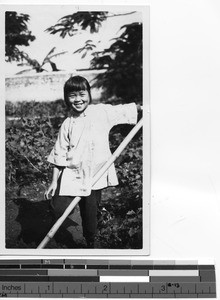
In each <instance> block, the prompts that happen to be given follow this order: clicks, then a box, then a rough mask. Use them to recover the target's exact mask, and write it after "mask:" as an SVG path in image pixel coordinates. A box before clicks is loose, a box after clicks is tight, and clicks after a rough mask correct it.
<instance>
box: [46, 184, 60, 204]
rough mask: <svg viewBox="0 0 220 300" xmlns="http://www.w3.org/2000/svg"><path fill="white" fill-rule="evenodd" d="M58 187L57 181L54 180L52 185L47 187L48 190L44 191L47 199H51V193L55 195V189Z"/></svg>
mask: <svg viewBox="0 0 220 300" xmlns="http://www.w3.org/2000/svg"><path fill="white" fill-rule="evenodd" d="M56 188H57V182H55V181H54V182H52V183H51V185H50V186H49V188H48V189H47V191H46V192H45V193H44V198H45V199H46V200H48V199H49V195H51V196H52V197H53V196H54V194H55V191H56Z"/></svg>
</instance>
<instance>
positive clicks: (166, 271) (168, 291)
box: [0, 259, 216, 298]
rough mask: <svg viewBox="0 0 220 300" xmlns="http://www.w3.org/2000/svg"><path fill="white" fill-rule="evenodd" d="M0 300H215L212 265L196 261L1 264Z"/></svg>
mask: <svg viewBox="0 0 220 300" xmlns="http://www.w3.org/2000/svg"><path fill="white" fill-rule="evenodd" d="M0 296H1V297H31V298H32V297H35V298H36V297H47V298H48V297H49V298H70V297H71V298H82V297H84V298H216V279H215V266H214V265H213V264H205V263H199V262H198V261H197V262H196V261H159V260H157V261H153V260H104V259H103V260H102V259H99V260H93V259H91V260H80V259H36V260H34V259H30V260H28V259H26V260H25V259H22V260H15V259H11V260H4V259H1V260H0Z"/></svg>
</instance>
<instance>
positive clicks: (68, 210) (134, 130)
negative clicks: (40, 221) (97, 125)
mask: <svg viewBox="0 0 220 300" xmlns="http://www.w3.org/2000/svg"><path fill="white" fill-rule="evenodd" d="M142 126H143V119H141V120H140V121H139V122H138V123H137V124H136V126H135V127H133V128H132V130H131V131H130V132H129V134H128V135H127V136H126V137H125V139H124V140H123V142H122V143H121V144H120V145H119V146H118V148H117V149H116V150H115V152H114V153H113V154H112V156H111V157H110V159H109V160H108V161H107V162H106V163H105V164H104V165H103V166H102V168H101V169H100V170H99V171H98V172H97V173H96V174H95V176H94V177H93V179H92V186H94V185H95V184H96V182H97V181H98V180H99V179H100V178H101V177H102V175H103V174H104V173H105V172H106V171H107V170H108V168H109V167H110V166H111V165H112V164H113V163H114V161H115V160H116V159H117V158H118V157H119V155H120V154H121V152H122V151H123V150H124V149H125V147H126V146H127V145H128V143H129V142H130V141H131V140H132V138H133V137H134V136H135V134H136V133H137V132H138V131H139V130H140V128H141V127H142ZM80 199H81V198H80V197H78V196H77V197H75V198H74V199H73V201H72V202H71V203H70V205H69V206H68V207H67V208H66V210H65V211H64V213H63V214H62V216H61V217H60V218H59V219H58V220H57V221H56V223H55V224H54V225H53V227H52V228H51V229H50V231H49V232H48V234H47V235H46V236H45V238H44V239H43V240H42V242H41V243H40V244H39V246H38V247H37V249H43V248H44V247H45V246H46V244H47V243H48V242H49V241H50V240H51V239H52V238H53V236H54V235H55V233H56V232H57V230H58V229H59V228H60V226H61V225H62V223H63V222H64V221H65V219H66V218H67V217H68V215H69V214H70V213H71V211H72V210H73V208H74V207H75V206H76V205H77V203H78V202H79V201H80Z"/></svg>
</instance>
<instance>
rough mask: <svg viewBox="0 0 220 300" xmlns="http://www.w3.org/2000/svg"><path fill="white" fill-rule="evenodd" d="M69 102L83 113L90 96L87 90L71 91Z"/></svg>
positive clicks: (77, 111)
mask: <svg viewBox="0 0 220 300" xmlns="http://www.w3.org/2000/svg"><path fill="white" fill-rule="evenodd" d="M68 100H69V103H70V105H71V107H72V109H73V111H74V112H76V113H82V112H83V111H84V110H85V109H86V108H87V107H88V105H89V102H90V97H89V93H88V91H87V90H81V91H77V92H70V93H69V94H68Z"/></svg>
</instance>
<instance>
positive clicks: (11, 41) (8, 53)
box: [5, 11, 35, 62]
mask: <svg viewBox="0 0 220 300" xmlns="http://www.w3.org/2000/svg"><path fill="white" fill-rule="evenodd" d="M29 20H30V16H29V15H28V14H18V13H17V12H15V11H6V12H5V59H6V61H8V62H11V61H19V60H20V59H21V58H22V55H23V52H22V51H21V50H20V49H19V46H29V43H30V42H32V41H34V40H35V36H34V35H32V34H31V31H29V30H28V22H29Z"/></svg>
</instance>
